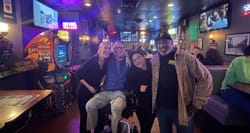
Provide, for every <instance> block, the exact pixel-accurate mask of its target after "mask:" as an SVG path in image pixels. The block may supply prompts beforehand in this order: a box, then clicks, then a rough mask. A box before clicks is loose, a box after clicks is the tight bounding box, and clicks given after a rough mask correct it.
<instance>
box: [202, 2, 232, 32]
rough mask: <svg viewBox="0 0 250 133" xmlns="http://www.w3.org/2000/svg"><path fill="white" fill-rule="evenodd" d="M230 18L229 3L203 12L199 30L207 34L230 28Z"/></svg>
mask: <svg viewBox="0 0 250 133" xmlns="http://www.w3.org/2000/svg"><path fill="white" fill-rule="evenodd" d="M229 17H230V15H229V3H226V4H223V5H221V6H219V7H217V8H213V9H211V10H208V11H206V12H203V13H201V14H200V19H199V30H200V32H207V31H211V30H218V29H225V28H229Z"/></svg>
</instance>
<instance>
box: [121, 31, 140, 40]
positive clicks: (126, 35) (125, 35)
mask: <svg viewBox="0 0 250 133" xmlns="http://www.w3.org/2000/svg"><path fill="white" fill-rule="evenodd" d="M120 40H121V41H122V42H135V41H138V31H121V32H120Z"/></svg>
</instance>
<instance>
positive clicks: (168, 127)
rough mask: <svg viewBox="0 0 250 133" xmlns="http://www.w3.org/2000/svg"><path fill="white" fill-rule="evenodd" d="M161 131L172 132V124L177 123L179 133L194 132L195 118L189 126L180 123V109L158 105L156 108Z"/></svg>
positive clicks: (161, 132) (164, 132)
mask: <svg viewBox="0 0 250 133" xmlns="http://www.w3.org/2000/svg"><path fill="white" fill-rule="evenodd" d="M156 116H157V118H158V122H159V127H160V133H172V132H173V129H172V125H173V124H175V126H176V129H177V133H193V118H192V119H191V120H190V121H189V123H188V126H183V125H179V122H178V111H175V110H171V109H167V108H161V107H158V108H157V110H156Z"/></svg>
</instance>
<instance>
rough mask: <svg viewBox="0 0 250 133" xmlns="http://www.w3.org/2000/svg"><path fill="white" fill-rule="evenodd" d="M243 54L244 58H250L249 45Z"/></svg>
mask: <svg viewBox="0 0 250 133" xmlns="http://www.w3.org/2000/svg"><path fill="white" fill-rule="evenodd" d="M243 53H244V55H245V56H250V45H248V46H247V47H246V48H245V49H244V51H243Z"/></svg>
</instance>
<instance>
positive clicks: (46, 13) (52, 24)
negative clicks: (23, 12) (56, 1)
mask: <svg viewBox="0 0 250 133" xmlns="http://www.w3.org/2000/svg"><path fill="white" fill-rule="evenodd" d="M33 16H34V25H35V26H38V27H42V28H46V29H58V12H57V11H56V10H54V9H52V8H50V7H48V6H46V5H45V4H43V3H41V2H39V1H37V0H33Z"/></svg>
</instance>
